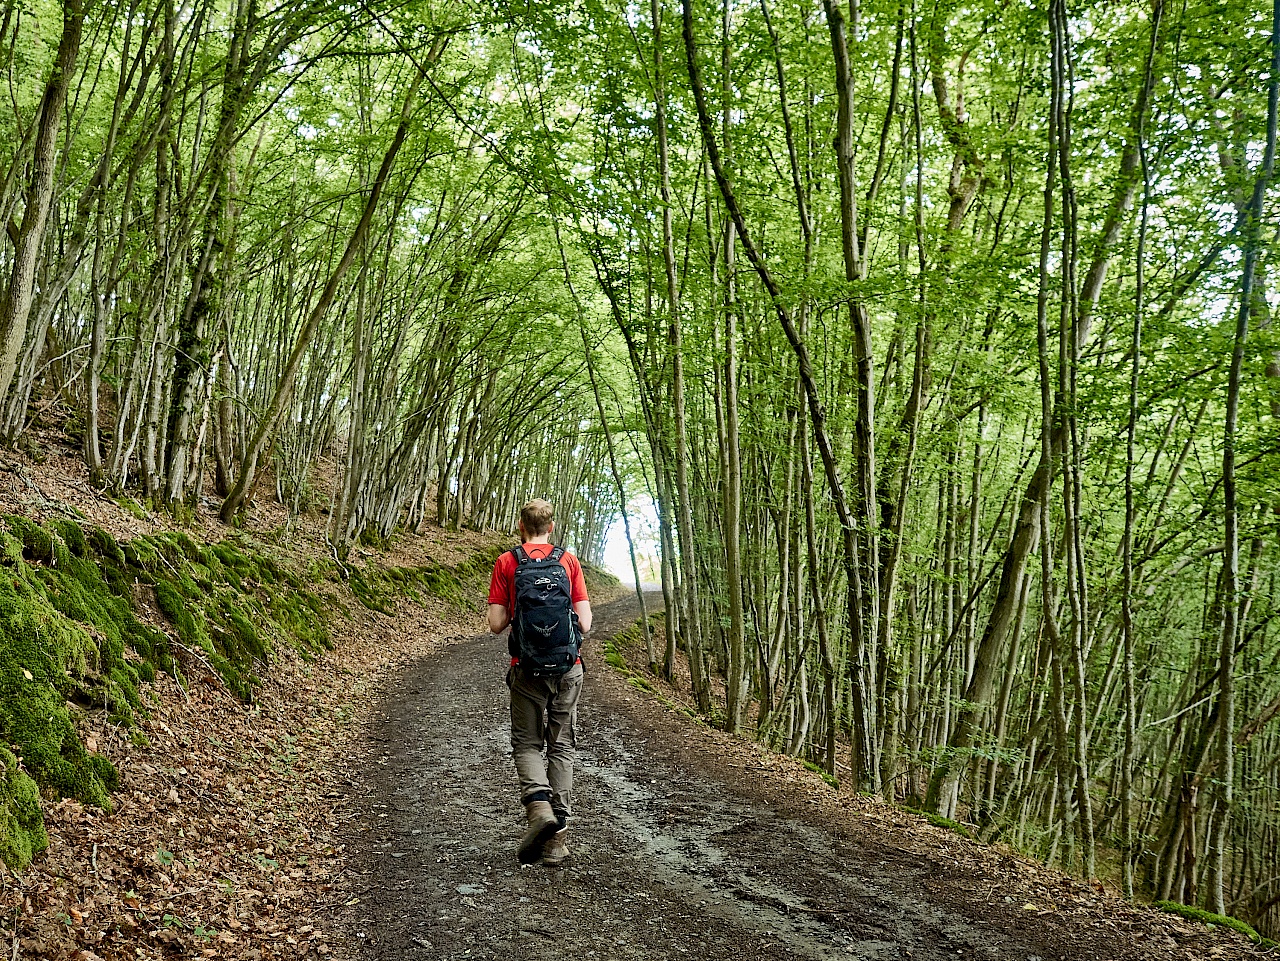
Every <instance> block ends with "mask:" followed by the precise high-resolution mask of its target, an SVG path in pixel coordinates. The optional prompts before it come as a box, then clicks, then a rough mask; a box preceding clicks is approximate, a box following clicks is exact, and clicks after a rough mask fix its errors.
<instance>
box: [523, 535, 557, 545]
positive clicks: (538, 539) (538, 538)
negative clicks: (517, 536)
mask: <svg viewBox="0 0 1280 961" xmlns="http://www.w3.org/2000/svg"><path fill="white" fill-rule="evenodd" d="M525 543H526V544H550V543H551V535H550V534H537V535H535V536H534V537H530V538H529V539H528V540H526V541H525Z"/></svg>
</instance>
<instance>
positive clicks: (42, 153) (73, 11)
mask: <svg viewBox="0 0 1280 961" xmlns="http://www.w3.org/2000/svg"><path fill="white" fill-rule="evenodd" d="M84 15H85V5H84V0H63V4H62V37H61V39H60V40H59V41H58V51H57V53H56V54H55V55H54V59H53V68H52V70H51V71H50V73H49V80H48V82H47V83H46V84H45V88H44V96H43V97H42V98H41V100H40V113H39V116H38V118H37V120H36V141H35V152H34V154H33V156H32V158H31V181H30V184H29V185H28V187H27V191H26V209H25V210H24V211H23V214H22V224H21V226H19V227H18V232H17V237H16V239H15V243H14V253H13V266H12V269H11V270H10V273H9V283H8V285H7V286H6V287H5V289H4V293H3V295H2V296H0V401H3V399H4V398H5V397H6V396H7V395H8V393H9V387H10V385H11V384H12V382H13V375H14V370H15V369H16V367H17V363H18V352H19V351H20V350H21V349H22V341H23V338H25V337H26V334H27V321H28V319H29V318H30V316H31V304H32V301H33V300H34V298H35V276H36V264H37V263H38V261H39V259H40V249H41V248H42V247H43V246H44V237H45V227H46V225H47V224H48V221H49V210H50V208H51V207H52V205H53V181H54V175H55V172H56V167H57V156H58V136H59V134H60V133H61V131H62V112H63V109H64V108H65V107H66V103H67V91H68V90H70V88H71V81H72V74H74V72H75V69H76V59H77V57H78V56H79V54H80V35H81V32H82V29H83V27H84Z"/></svg>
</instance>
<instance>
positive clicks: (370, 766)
mask: <svg viewBox="0 0 1280 961" xmlns="http://www.w3.org/2000/svg"><path fill="white" fill-rule="evenodd" d="M635 616H636V614H635V607H634V601H631V602H627V601H621V602H616V603H615V604H614V605H610V606H609V607H607V608H604V609H603V610H601V611H599V612H598V613H597V624H598V625H599V627H598V629H597V631H596V634H595V635H593V638H592V643H591V645H590V646H589V651H590V649H591V647H594V645H595V643H596V642H597V638H599V637H603V636H605V635H606V634H607V633H612V632H613V631H616V630H618V629H621V628H622V627H624V626H626V624H627V623H629V622H630V621H631V620H633V619H634V617H635ZM504 655H505V647H504V641H502V640H499V639H495V638H493V637H490V636H484V637H479V638H474V639H471V640H468V641H463V642H459V643H457V644H454V645H453V646H450V647H449V648H447V649H445V650H444V651H443V652H442V653H440V654H438V655H435V656H433V657H430V658H427V659H424V660H422V661H420V662H418V663H416V664H415V665H413V666H411V667H410V668H409V669H408V670H407V671H406V672H405V673H404V674H403V675H402V676H401V677H399V678H396V679H393V680H392V681H391V682H390V683H389V684H388V685H387V687H386V690H385V693H384V698H383V700H382V702H381V705H380V707H379V708H378V709H377V710H376V711H375V712H374V715H373V718H372V719H371V722H370V729H369V731H368V732H367V734H366V740H367V742H368V752H369V753H368V760H367V762H366V763H365V765H364V769H363V771H362V772H361V773H360V774H359V776H358V780H357V784H358V788H357V790H358V794H357V796H356V797H355V798H354V799H353V804H352V810H353V813H354V814H355V815H356V816H355V817H354V818H353V819H352V820H351V821H350V822H349V826H348V828H347V829H346V834H347V837H346V841H347V854H348V858H349V860H350V863H351V869H352V872H353V874H352V878H353V881H352V885H351V886H352V888H353V893H354V894H355V895H356V896H357V897H358V898H359V900H358V902H356V903H354V904H350V905H348V906H346V907H345V908H344V909H343V912H344V916H343V923H344V926H345V927H346V928H347V929H348V930H349V931H350V944H351V954H352V956H353V957H356V958H361V959H392V958H395V959H401V958H403V959H423V961H426V959H440V961H454V959H459V961H460V959H486V958H492V959H498V958H504V959H505V958H514V959H528V961H535V959H537V961H541V959H546V961H552V959H555V961H561V959H567V958H575V959H583V958H598V959H665V958H673V959H685V958H687V959H709V961H710V959H715V961H719V959H725V961H729V959H733V961H742V959H748V958H749V959H754V958H759V959H788V961H790V959H813V958H848V959H868V961H871V959H874V961H881V959H884V961H888V959H911V961H941V959H944V958H945V959H948V961H955V959H958V958H964V959H970V958H972V959H1002V961H1004V959H1008V961H1040V959H1044V961H1048V959H1051V958H1058V957H1060V956H1061V955H1060V954H1059V953H1058V952H1057V951H1056V950H1054V949H1052V947H1050V945H1052V943H1053V942H1052V941H1048V944H1046V943H1045V937H1044V935H1043V934H1041V936H1037V934H1038V933H1039V932H1035V931H1033V930H1026V929H1023V926H1022V925H1020V924H1017V923H1016V922H1015V925H1016V926H1012V925H1011V926H1006V925H1001V924H993V923H991V922H990V921H983V920H981V919H980V918H979V917H976V916H975V915H974V913H973V912H970V911H967V910H965V909H964V905H963V902H962V903H961V904H959V905H957V903H956V901H957V898H956V895H955V893H950V896H948V890H947V886H946V882H945V878H943V873H944V872H943V869H942V868H941V867H940V866H939V865H938V864H937V863H934V862H930V861H926V860H924V859H922V858H921V857H920V856H919V855H917V854H914V853H912V852H909V851H906V850H903V849H900V848H895V847H893V846H891V845H889V844H882V843H878V842H876V841H875V840H874V839H870V838H866V839H857V840H856V841H854V840H851V839H849V838H847V837H844V836H841V834H840V833H839V832H833V831H829V830H827V829H826V827H825V826H824V825H822V824H821V823H812V819H803V818H800V817H796V816H792V815H788V814H785V813H780V811H779V810H777V809H776V807H777V805H776V804H775V803H771V799H770V798H768V797H767V796H760V795H757V794H755V793H754V792H753V791H752V790H751V784H750V782H749V775H748V774H747V773H746V772H744V771H743V772H734V771H731V770H727V769H725V770H721V769H719V767H718V766H716V765H710V764H697V763H696V761H695V762H692V763H691V762H690V760H689V757H688V756H686V757H683V758H682V757H681V751H680V750H679V745H678V741H679V740H680V739H683V738H691V737H695V736H696V735H697V732H694V731H691V730H689V729H687V725H685V728H686V729H685V730H684V731H683V732H682V731H681V727H682V725H681V724H680V723H679V722H678V721H676V720H675V719H674V718H671V719H669V720H668V721H666V722H665V723H659V724H654V723H653V719H652V718H642V717H639V716H637V713H636V712H635V711H634V709H633V708H634V700H633V699H632V698H630V697H628V696H627V694H626V693H625V684H623V683H622V682H621V680H620V679H619V678H617V677H616V676H611V677H610V676H605V675H604V672H606V671H608V670H609V669H608V668H607V667H605V666H604V665H602V664H600V663H599V658H598V656H597V657H595V658H592V657H590V656H588V675H587V681H586V684H585V686H584V691H583V697H582V702H581V703H580V705H579V710H578V714H579V716H578V729H579V732H578V765H577V774H576V783H575V789H576V790H575V794H576V799H575V816H574V818H573V820H572V822H571V831H570V835H569V837H570V848H571V851H572V857H571V858H570V860H569V861H568V862H567V864H566V865H565V866H564V867H562V868H560V869H549V868H546V867H543V866H540V865H539V866H534V867H529V868H523V869H522V868H520V867H519V866H518V865H517V863H516V860H515V853H514V852H515V842H516V840H517V839H518V837H519V835H520V832H521V830H522V813H523V812H522V809H521V808H520V805H519V803H518V790H517V786H516V781H515V775H514V770H513V766H512V764H511V758H510V747H509V744H508V720H507V690H506V687H505V685H504V684H503V680H502V674H503V659H504ZM592 660H594V661H595V662H596V663H591V661H592ZM673 741H675V742H677V743H676V744H674V745H673V744H672V742H673ZM961 901H962V899H961ZM1018 920H1019V921H1020V920H1021V919H1018ZM1075 956H1076V957H1080V955H1075ZM1104 956H1106V955H1097V957H1104ZM1117 956H1118V955H1117Z"/></svg>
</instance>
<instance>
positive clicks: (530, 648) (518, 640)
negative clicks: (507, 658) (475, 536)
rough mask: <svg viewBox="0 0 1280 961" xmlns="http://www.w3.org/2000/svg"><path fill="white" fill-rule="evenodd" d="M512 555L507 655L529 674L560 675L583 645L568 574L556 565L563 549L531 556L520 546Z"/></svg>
mask: <svg viewBox="0 0 1280 961" xmlns="http://www.w3.org/2000/svg"><path fill="white" fill-rule="evenodd" d="M511 553H512V554H514V555H515V558H516V573H515V578H514V581H515V594H516V609H515V612H514V614H513V615H512V618H511V637H512V640H513V641H514V643H513V645H512V647H513V648H514V650H513V651H512V654H513V656H515V657H518V658H519V659H520V667H521V669H522V670H523V671H524V672H525V673H527V674H530V675H532V676H533V677H559V676H560V675H561V674H565V673H567V672H568V671H569V669H570V668H572V667H573V665H574V664H575V663H577V660H578V651H579V649H580V648H581V646H582V633H581V631H580V630H579V629H578V615H577V614H575V613H574V612H573V590H572V588H571V586H570V584H569V572H568V571H566V570H565V569H564V565H563V564H561V563H560V558H561V557H563V556H564V548H563V547H557V548H555V549H554V550H553V551H552V552H551V553H550V554H549V555H547V556H546V557H544V558H536V557H530V556H529V555H528V554H526V553H525V550H524V548H523V547H516V548H513V549H512V551H511Z"/></svg>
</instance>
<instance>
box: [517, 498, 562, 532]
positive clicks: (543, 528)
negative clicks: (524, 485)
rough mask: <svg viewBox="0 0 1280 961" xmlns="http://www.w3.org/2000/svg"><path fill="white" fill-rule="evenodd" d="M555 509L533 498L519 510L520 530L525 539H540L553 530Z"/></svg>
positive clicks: (539, 499) (540, 499)
mask: <svg viewBox="0 0 1280 961" xmlns="http://www.w3.org/2000/svg"><path fill="white" fill-rule="evenodd" d="M554 518H555V508H554V507H552V506H551V505H550V504H548V503H547V502H546V501H544V500H543V499H542V498H541V497H535V498H534V499H533V500H531V501H529V503H527V504H525V505H524V507H522V508H520V529H521V530H522V531H524V535H525V536H526V537H541V536H542V535H543V534H550V533H551V531H552V530H554V529H555V526H556V525H555V522H554Z"/></svg>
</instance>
